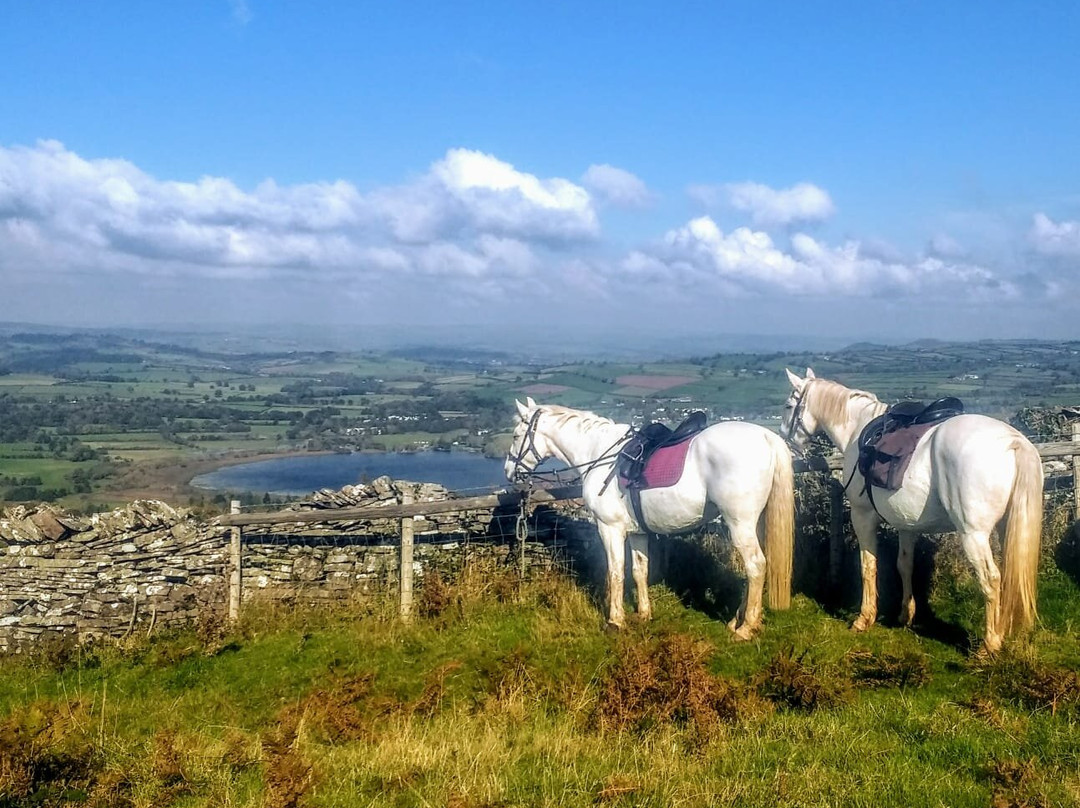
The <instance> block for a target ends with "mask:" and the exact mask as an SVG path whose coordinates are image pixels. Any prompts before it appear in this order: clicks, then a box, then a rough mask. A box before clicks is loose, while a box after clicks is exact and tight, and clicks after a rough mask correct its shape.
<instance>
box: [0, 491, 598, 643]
mask: <svg viewBox="0 0 1080 808" xmlns="http://www.w3.org/2000/svg"><path fill="white" fill-rule="evenodd" d="M406 496H407V497H409V498H410V499H412V501H414V502H423V501H434V500H442V499H447V498H448V497H449V493H448V492H447V491H446V489H444V488H442V487H441V486H434V485H428V484H416V483H407V482H395V481H391V480H390V479H389V478H385V477H384V478H379V479H378V480H375V481H374V482H372V483H371V484H369V485H357V486H347V487H346V488H344V489H342V490H340V491H321V492H318V493H317V494H315V495H313V496H312V497H311V498H310V499H309V500H307V501H306V502H303V503H299V504H298V505H296V506H294V507H295V508H296V509H297V510H303V511H309V510H326V511H327V515H328V516H329V515H330V514H331V512H332V511H333V509H335V508H342V507H357V506H363V505H377V504H379V503H385V504H387V505H390V504H396V503H400V502H402V501H403V499H404V498H405V497H406ZM516 515H517V514H516V512H514V513H507V514H503V513H499V512H492V511H490V510H488V511H469V512H465V513H456V514H454V513H451V514H440V515H437V516H433V517H429V518H426V519H417V520H416V523H415V533H416V547H415V550H414V573H415V574H416V575H417V576H418V578H420V579H421V580H422V576H423V575H424V574H425V573H427V572H430V571H434V570H438V571H439V572H440V573H441V574H443V575H444V576H447V577H453V576H455V575H456V574H458V573H459V572H460V571H461V569H462V568H463V567H464V566H465V565H467V564H469V563H471V562H473V561H479V560H487V561H490V562H491V563H494V564H502V563H512V564H514V565H516V564H517V563H518V562H519V556H518V551H519V549H521V548H520V547H519V546H518V545H517V544H516V540H515V539H514V524H515V518H516ZM399 526H400V522H399V521H398V520H393V519H385V520H371V521H364V522H347V523H342V522H332V521H329V520H328V521H326V522H320V523H315V524H304V525H301V524H293V525H288V524H279V525H273V526H264V527H254V528H246V529H245V531H244V541H243V561H244V564H243V569H244V575H243V592H244V599H245V601H250V600H252V599H259V598H270V599H288V600H290V601H308V602H323V603H325V602H329V601H334V600H345V599H349V598H351V597H353V596H355V595H356V594H357V593H381V592H386V591H392V590H394V589H396V586H397V578H398V546H397V545H398V531H399ZM529 526H530V537H529V540H528V541H526V543H525V545H524V550H525V557H526V564H527V566H528V567H529V568H530V569H533V568H537V567H550V566H552V565H555V564H561V563H564V562H565V561H566V559H568V558H569V559H574V558H577V559H578V560H579V563H580V561H581V559H584V558H586V556H588V554H589V553H590V552H591V550H590V549H589V547H588V545H589V544H590V540H591V539H592V538H593V537H594V536H595V534H594V533H593V534H590V532H589V531H590V530H592V528H591V527H588V526H584V525H583V524H582V523H577V522H576V521H575V520H574V519H569V520H567V519H566V518H565V514H560V513H557V512H556V511H554V510H553V509H541V510H540V511H538V512H537V513H536V514H534V515H533V516H532V517H531V519H530V520H529ZM229 539H230V531H229V529H228V528H224V527H221V526H220V525H217V524H215V523H214V521H213V520H210V521H207V520H204V519H199V518H197V517H196V516H195V515H193V514H192V513H191V512H190V511H187V510H182V509H175V508H172V507H170V506H169V505H167V504H165V503H163V502H158V501H148V500H144V501H138V502H134V503H131V504H130V505H128V506H126V507H124V508H120V509H117V510H115V511H112V512H109V513H102V514H95V515H93V516H89V517H81V516H75V515H72V514H68V513H64V512H62V511H59V510H57V509H55V508H53V507H52V506H49V505H41V506H39V507H37V508H27V507H24V506H15V507H12V508H8V509H6V510H4V511H2V512H0V651H5V650H18V649H21V648H25V647H26V646H27V645H30V644H33V643H34V642H36V641H39V640H41V639H42V638H45V637H48V636H50V635H76V636H79V637H80V638H90V637H101V636H122V635H124V634H125V633H128V632H131V631H135V630H139V631H153V630H155V629H156V628H158V627H162V626H166V625H170V624H176V623H180V622H186V621H191V620H193V619H196V618H198V617H200V615H206V616H210V615H221V614H223V613H224V611H225V609H226V605H227V599H228V577H229ZM593 543H595V542H593ZM593 560H594V561H595V560H596V559H595V557H594V558H593Z"/></svg>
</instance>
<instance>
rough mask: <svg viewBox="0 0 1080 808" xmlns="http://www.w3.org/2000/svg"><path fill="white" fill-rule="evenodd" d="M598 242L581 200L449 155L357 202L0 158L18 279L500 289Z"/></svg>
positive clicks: (51, 144)
mask: <svg viewBox="0 0 1080 808" xmlns="http://www.w3.org/2000/svg"><path fill="white" fill-rule="evenodd" d="M598 233H599V223H598V220H597V217H596V213H595V210H594V209H593V206H592V200H591V197H590V196H589V194H588V192H586V191H585V190H584V189H583V188H581V187H579V186H577V185H575V184H574V183H572V182H570V181H568V180H564V179H559V178H554V179H547V180H541V179H539V178H537V177H535V176H533V175H531V174H527V173H524V172H520V171H517V170H516V169H514V168H513V166H511V165H509V164H508V163H505V162H502V161H499V160H497V159H495V158H494V157H491V156H490V155H484V154H481V153H479V152H470V151H467V150H461V149H458V150H452V151H450V152H448V153H447V155H446V157H445V159H443V160H440V161H438V162H436V163H435V164H434V165H433V166H432V168H431V170H430V171H429V172H428V173H427V174H425V175H424V176H422V177H421V178H419V179H418V180H417V181H415V182H413V183H409V184H406V185H401V186H393V187H386V188H381V189H378V190H376V191H374V192H372V193H370V194H366V195H365V194H361V193H360V192H359V191H358V190H357V188H356V187H355V186H354V185H352V184H351V183H349V182H345V181H341V180H339V181H336V182H320V183H307V184H301V185H294V186H280V185H278V184H277V183H275V182H274V181H272V180H267V181H265V182H263V183H261V184H259V185H258V186H256V187H255V188H254V189H252V190H244V189H241V188H240V187H238V186H237V185H236V184H235V183H233V182H232V181H231V180H229V179H226V178H222V177H203V178H201V179H200V180H198V181H197V182H173V181H167V180H158V179H156V178H154V177H152V176H150V175H149V174H147V173H145V172H143V171H142V170H140V169H139V168H138V167H136V166H135V165H133V164H132V163H130V162H127V161H124V160H103V159H96V160H87V159H84V158H82V157H80V156H79V155H77V154H75V153H74V152H71V151H69V150H68V149H66V148H65V147H64V146H63V145H62V144H61V143H58V142H56V141H43V142H40V143H38V144H37V145H36V146H35V147H14V148H2V147H0V265H2V266H6V267H8V268H18V269H21V270H22V271H24V272H35V271H40V272H55V271H66V272H137V273H140V274H153V273H161V274H166V275H176V274H184V273H186V274H189V275H201V276H219V277H244V276H248V277H267V276H275V275H278V276H282V277H287V276H292V275H294V274H295V273H307V274H308V275H312V276H323V277H326V278H331V277H332V278H336V279H338V280H341V279H347V278H350V277H351V278H356V279H363V278H368V277H372V276H381V275H387V274H391V275H410V274H428V275H437V276H439V277H443V278H453V277H460V278H462V279H476V278H478V277H488V276H491V277H502V278H507V279H512V278H520V277H523V276H525V275H527V274H529V273H533V272H536V271H538V270H539V268H540V266H541V261H540V260H539V258H538V257H537V255H536V252H535V250H536V249H541V250H547V249H551V248H559V249H565V248H566V247H567V245H572V244H578V243H580V242H581V241H582V239H588V238H594V237H595V236H596V235H598Z"/></svg>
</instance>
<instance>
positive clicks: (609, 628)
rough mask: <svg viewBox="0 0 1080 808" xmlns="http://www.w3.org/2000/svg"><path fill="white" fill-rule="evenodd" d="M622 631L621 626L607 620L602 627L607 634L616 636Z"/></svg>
mask: <svg viewBox="0 0 1080 808" xmlns="http://www.w3.org/2000/svg"><path fill="white" fill-rule="evenodd" d="M622 630H623V627H622V625H621V624H619V623H615V622H613V621H611V620H608V621H607V623H606V624H605V625H604V631H606V632H607V633H608V634H617V633H619V632H620V631H622Z"/></svg>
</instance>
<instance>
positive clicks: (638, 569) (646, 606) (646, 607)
mask: <svg viewBox="0 0 1080 808" xmlns="http://www.w3.org/2000/svg"><path fill="white" fill-rule="evenodd" d="M628 538H629V540H630V561H631V567H630V569H631V572H632V574H633V576H634V589H635V591H636V592H637V610H638V617H639V618H641V619H642V620H650V619H651V618H652V602H651V601H650V600H649V537H648V536H647V535H645V534H644V533H631V534H630V535H629V536H628Z"/></svg>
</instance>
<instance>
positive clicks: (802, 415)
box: [780, 368, 1043, 653]
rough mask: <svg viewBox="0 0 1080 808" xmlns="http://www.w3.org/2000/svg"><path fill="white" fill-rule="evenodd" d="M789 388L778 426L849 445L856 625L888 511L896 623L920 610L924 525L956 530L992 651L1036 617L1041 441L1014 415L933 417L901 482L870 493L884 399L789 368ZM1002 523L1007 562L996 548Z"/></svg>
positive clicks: (871, 593) (870, 597)
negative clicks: (918, 549) (916, 575)
mask: <svg viewBox="0 0 1080 808" xmlns="http://www.w3.org/2000/svg"><path fill="white" fill-rule="evenodd" d="M787 374H788V379H789V381H790V382H791V387H792V392H791V395H790V397H789V398H788V400H787V404H786V406H785V411H784V420H783V424H782V426H781V429H780V434H781V435H783V436H784V437H786V438H787V439H789V440H790V441H791V442H792V443H794V444H795V445H797V446H802V445H803V444H805V442H806V440H807V439H808V438H809V437H810V436H811V435H813V434H815V433H816V432H819V431H821V432H824V433H825V434H826V435H828V437H829V438H830V439H831V440H832V442H833V443H834V444H835V445H836V447H837V448H838V449H840V451H841V452H843V454H844V471H843V475H844V482H845V483H846V486H845V487H846V491H847V496H848V500H849V501H850V503H851V523H852V526H853V527H854V528H855V535H856V537H857V538H858V540H859V548H860V551H861V552H860V555H861V560H862V581H863V595H862V607H861V609H860V610H859V616H858V618H856V620H855V622H854V624H853V626H852V628H854V629H855V630H857V631H862V630H865V629H867V628H869V627H870V626H871V625H873V623H874V620H875V619H876V617H877V528H878V524H879V523H880V521H881V520H882V519H884V520H885V521H886V522H888V523H889V524H890V525H892V526H893V527H894V528H896V530H897V531H898V533H899V537H900V548H899V555H898V557H897V562H896V565H897V567H898V569H899V571H900V579H901V583H902V585H903V592H902V597H901V604H900V618H899V619H900V622H901V623H902V624H904V625H909V624H910V623H911V621H912V619H913V618H914V617H915V602H914V600H913V599H912V596H911V572H912V567H913V564H914V559H913V551H914V546H915V539H916V537H917V536H918V534H919V533H944V532H948V531H956V532H957V533H958V534H959V536H960V542H961V545H962V546H963V549H964V554H965V555H966V556H967V558H968V560H969V561H970V562H971V564H972V566H973V567H974V568H975V575H976V576H977V577H978V580H979V586H980V588H981V589H982V592H983V595H984V596H985V597H986V636H985V639H984V643H985V647H986V650H987V651H989V652H991V653H993V652H995V651H997V650H998V649H1000V648H1001V642H1002V638H1003V637H1005V636H1007V635H1008V634H1009V633H1010V632H1012V631H1016V630H1020V629H1027V628H1030V627H1031V626H1032V625H1033V624H1034V622H1035V610H1036V605H1035V588H1036V574H1037V572H1038V566H1039V544H1040V537H1041V533H1042V512H1043V510H1042V509H1043V497H1042V493H1043V474H1042V463H1041V461H1040V458H1039V453H1038V450H1037V449H1036V448H1035V447H1034V446H1032V444H1031V442H1030V441H1029V440H1028V439H1027V438H1025V437H1024V436H1023V435H1022V434H1020V433H1019V432H1017V431H1016V430H1015V429H1013V428H1012V427H1011V426H1009V425H1008V424H1006V423H1004V422H1002V421H998V420H996V419H994V418H988V417H986V416H984V415H957V416H955V417H953V418H949V419H947V420H945V421H942V422H941V423H940V424H937V425H934V426H932V427H931V428H930V429H929V430H928V431H927V432H926V434H925V435H923V437H922V438H921V439H920V440H919V443H918V444H917V445H916V447H915V452H914V454H913V455H912V457H911V462H910V465H909V466H908V469H907V472H906V474H905V476H904V480H903V484H902V485H901V487H900V488H899V489H897V490H896V491H887V490H885V489H882V488H877V487H874V488H873V490H872V492H871V493H872V496H873V501H871V499H870V497H868V496H867V494H866V492H865V483H864V479H863V476H862V474H861V473H860V472H859V471H858V468H857V465H856V464H857V460H858V446H857V442H858V439H859V434H860V433H861V432H862V429H863V427H864V426H865V425H866V424H867V423H868V422H869V421H870V420H871V419H873V418H875V417H876V416H878V415H881V414H882V413H883V412H885V410H886V409H887V406H886V405H885V404H884V403H883V402H881V401H879V400H878V398H877V397H876V396H874V395H872V394H871V393H867V392H864V391H862V390H852V389H849V388H847V387H844V386H843V385H841V384H838V383H837V382H833V381H828V380H826V379H819V378H817V377H815V376H814V372H813V371H812V370H811V369H810V368H807V369H806V378H799V376H797V375H796V374H794V373H792V372H791V371H790V370H789V371H788V372H787ZM995 527H996V528H997V530H998V533H999V536H1000V537H1001V539H1002V541H1003V549H1002V566H1003V570H1002V571H1001V572H999V570H998V565H997V564H996V563H995V562H994V556H993V553H992V551H991V549H990V533H991V531H993V530H994V528H995Z"/></svg>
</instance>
